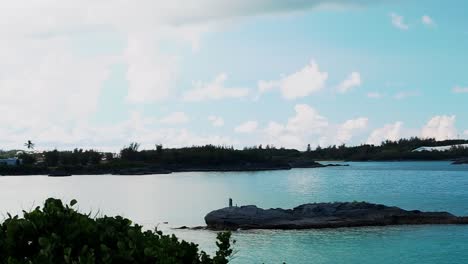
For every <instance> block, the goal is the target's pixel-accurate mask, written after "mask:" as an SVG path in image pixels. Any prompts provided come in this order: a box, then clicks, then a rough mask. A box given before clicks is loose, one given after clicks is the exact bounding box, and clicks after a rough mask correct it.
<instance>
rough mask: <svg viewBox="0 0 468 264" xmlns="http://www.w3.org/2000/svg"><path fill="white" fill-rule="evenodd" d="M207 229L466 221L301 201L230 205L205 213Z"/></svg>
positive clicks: (368, 205)
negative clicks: (292, 204) (260, 205)
mask: <svg viewBox="0 0 468 264" xmlns="http://www.w3.org/2000/svg"><path fill="white" fill-rule="evenodd" d="M205 222H206V224H207V227H208V228H209V229H213V230H236V229H319V228H339V227H360V226H386V225H424V224H468V217H458V216H455V215H453V214H450V213H447V212H421V211H418V210H413V211H408V210H404V209H401V208H398V207H394V206H385V205H382V204H372V203H367V202H342V203H341V202H335V203H310V204H303V205H300V206H298V207H295V208H293V209H280V208H277V209H262V208H258V207H257V206H255V205H247V206H240V207H237V206H231V207H226V208H223V209H219V210H215V211H212V212H210V213H209V214H207V215H206V216H205Z"/></svg>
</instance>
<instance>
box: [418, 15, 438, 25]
mask: <svg viewBox="0 0 468 264" xmlns="http://www.w3.org/2000/svg"><path fill="white" fill-rule="evenodd" d="M421 23H423V24H424V25H426V26H434V25H435V22H434V20H433V19H432V18H431V17H430V16H428V15H424V16H422V17H421Z"/></svg>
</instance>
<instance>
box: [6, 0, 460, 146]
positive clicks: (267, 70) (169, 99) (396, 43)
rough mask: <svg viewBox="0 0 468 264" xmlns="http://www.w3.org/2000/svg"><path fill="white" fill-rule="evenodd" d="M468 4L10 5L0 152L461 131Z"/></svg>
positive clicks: (356, 140) (372, 138) (99, 1)
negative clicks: (27, 145) (27, 147)
mask: <svg viewBox="0 0 468 264" xmlns="http://www.w3.org/2000/svg"><path fill="white" fill-rule="evenodd" d="M467 9H468V3H467V2H466V1H464V0H459V1H457V0H452V1H448V2H447V3H444V4H442V3H441V1H439V0H424V1H423V0H420V1H417V0H405V1H404V0H401V1H398V0H380V1H379V0H346V1H345V0H291V1H283V0H254V1H252V0H237V1H231V0H198V1H186V0H172V1H160V0H112V1H111V0H82V1H64V0H17V1H7V2H4V3H2V7H1V8H0V38H1V39H0V110H1V113H2V115H1V116H0V148H3V149H10V148H21V147H22V145H23V143H24V142H25V141H26V140H28V139H31V140H33V141H34V142H35V143H36V146H37V148H39V149H50V148H56V147H57V148H61V149H70V148H73V147H83V148H97V149H100V150H118V149H119V148H121V147H122V146H123V145H126V144H128V143H129V142H132V141H137V142H141V143H142V145H143V146H144V147H145V148H152V147H154V144H163V145H165V146H185V145H200V144H207V143H213V144H227V145H234V146H236V147H242V146H245V145H258V144H273V145H276V146H285V147H294V148H299V149H305V147H306V145H307V144H308V143H310V144H311V145H312V146H317V145H321V146H325V145H330V144H342V143H346V144H361V143H373V144H378V143H379V142H381V141H382V140H385V139H391V140H395V139H398V138H401V137H409V136H422V137H435V138H437V139H446V138H457V137H460V138H468V111H467V110H468V75H467V67H466V63H467V61H468V50H467V48H466V47H468V17H467V16H466V12H465V11H466V10H467Z"/></svg>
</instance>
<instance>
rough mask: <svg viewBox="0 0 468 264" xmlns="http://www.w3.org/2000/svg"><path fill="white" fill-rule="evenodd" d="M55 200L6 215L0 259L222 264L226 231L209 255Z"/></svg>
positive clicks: (227, 237) (122, 220)
mask: <svg viewBox="0 0 468 264" xmlns="http://www.w3.org/2000/svg"><path fill="white" fill-rule="evenodd" d="M75 204H76V201H75V200H72V201H71V202H70V204H69V205H65V206H64V205H63V204H62V201H60V200H58V199H53V198H49V199H47V200H46V202H45V204H44V206H43V209H42V210H41V208H40V207H37V208H36V209H34V210H33V211H31V212H24V216H23V217H22V218H20V217H18V216H14V217H12V216H11V215H10V214H8V218H7V219H6V220H5V221H4V222H3V223H2V224H1V227H0V263H9V264H17V263H86V264H88V263H89V264H91V263H167V264H169V263H171V264H172V263H190V264H225V263H228V259H229V257H230V256H231V255H232V248H231V241H230V240H231V234H230V233H219V234H218V242H217V243H216V244H217V246H218V248H219V249H218V251H217V252H216V255H215V256H214V257H210V256H208V255H207V254H206V253H205V252H203V251H200V250H199V249H198V246H197V245H196V244H194V243H188V242H186V241H180V240H178V239H177V237H175V236H174V235H172V236H169V235H163V234H162V232H160V231H157V230H155V231H144V230H142V227H141V226H139V225H133V224H132V222H131V221H130V220H128V219H125V218H122V217H120V216H116V217H107V216H104V217H99V218H91V217H90V215H89V214H88V215H86V214H82V213H79V212H77V211H76V210H75V209H73V208H72V207H73V206H74V205H75Z"/></svg>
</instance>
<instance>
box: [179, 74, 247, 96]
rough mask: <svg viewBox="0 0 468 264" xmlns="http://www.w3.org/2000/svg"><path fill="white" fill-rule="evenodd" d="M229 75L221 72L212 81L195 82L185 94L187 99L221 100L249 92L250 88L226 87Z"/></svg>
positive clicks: (245, 94)
mask: <svg viewBox="0 0 468 264" xmlns="http://www.w3.org/2000/svg"><path fill="white" fill-rule="evenodd" d="M226 80H227V75H226V74H225V73H221V74H219V75H218V76H217V77H216V78H215V79H214V80H213V81H212V82H210V83H203V82H201V81H197V82H194V83H193V86H194V88H193V89H192V90H189V91H187V92H186V93H185V94H184V95H183V99H184V100H185V101H192V102H194V101H203V100H220V99H225V98H240V97H245V96H247V95H248V94H249V89H247V88H240V87H232V88H227V87H225V84H224V83H225V82H226Z"/></svg>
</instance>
